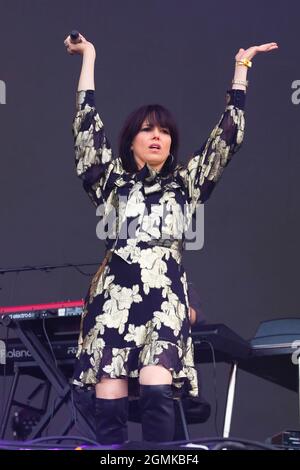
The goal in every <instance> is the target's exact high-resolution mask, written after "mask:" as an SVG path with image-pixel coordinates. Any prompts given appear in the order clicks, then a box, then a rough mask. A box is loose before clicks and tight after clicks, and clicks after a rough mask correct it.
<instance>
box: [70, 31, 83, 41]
mask: <svg viewBox="0 0 300 470" xmlns="http://www.w3.org/2000/svg"><path fill="white" fill-rule="evenodd" d="M70 38H71V42H72V43H73V44H78V43H79V42H81V39H80V37H79V32H78V31H77V30H76V29H73V30H72V31H71V32H70Z"/></svg>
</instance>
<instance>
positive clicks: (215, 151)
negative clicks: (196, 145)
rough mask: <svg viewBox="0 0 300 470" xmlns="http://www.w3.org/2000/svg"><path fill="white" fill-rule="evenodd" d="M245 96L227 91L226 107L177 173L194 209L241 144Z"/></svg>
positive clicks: (241, 91) (218, 177)
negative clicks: (209, 132) (200, 144)
mask: <svg viewBox="0 0 300 470" xmlns="http://www.w3.org/2000/svg"><path fill="white" fill-rule="evenodd" d="M245 96H246V93H245V92H244V91H243V90H228V91H227V94H226V107H225V110H224V112H223V114H222V116H221V118H220V119H219V122H218V123H217V125H216V126H215V127H214V129H213V130H212V132H211V134H210V136H209V137H208V139H207V140H206V142H205V143H204V144H203V145H202V147H201V148H200V150H197V151H196V152H194V154H193V156H192V157H191V158H190V160H189V161H188V163H187V165H186V167H184V168H183V171H182V172H180V174H181V176H183V180H184V184H185V187H186V189H187V193H188V199H189V203H190V204H192V207H193V210H194V209H195V207H196V204H197V202H200V203H203V202H205V201H206V200H207V199H208V198H209V196H210V194H211V192H212V190H213V188H214V187H215V185H216V183H217V181H218V180H219V179H220V176H221V174H222V172H223V170H224V168H225V167H226V166H227V165H228V163H229V161H230V159H231V157H232V155H233V154H234V153H235V152H237V150H238V149H239V148H240V146H241V144H242V141H243V137H244V127H245V119H244V106H245Z"/></svg>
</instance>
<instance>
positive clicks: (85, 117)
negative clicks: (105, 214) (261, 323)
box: [72, 90, 123, 206]
mask: <svg viewBox="0 0 300 470" xmlns="http://www.w3.org/2000/svg"><path fill="white" fill-rule="evenodd" d="M72 130H73V136H74V147H75V165H76V171H77V175H78V176H79V178H80V179H81V180H82V182H83V187H84V189H85V191H86V192H87V193H88V195H89V197H90V198H91V200H92V202H93V203H94V205H95V206H98V205H99V204H105V203H106V201H107V198H108V197H109V194H110V192H111V190H112V188H113V187H114V182H115V181H116V180H117V179H118V178H119V177H120V175H121V174H122V173H123V169H122V164H121V160H120V159H119V158H118V159H116V158H113V155H112V150H111V146H110V143H109V141H108V139H107V137H106V135H105V131H104V126H103V123H102V121H101V119H100V116H99V114H98V112H97V111H96V108H95V92H94V90H85V91H79V92H77V96H76V115H75V118H74V120H73V127H72Z"/></svg>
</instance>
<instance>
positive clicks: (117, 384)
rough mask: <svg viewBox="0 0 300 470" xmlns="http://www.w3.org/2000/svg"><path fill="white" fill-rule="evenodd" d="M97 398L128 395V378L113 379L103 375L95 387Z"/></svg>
mask: <svg viewBox="0 0 300 470" xmlns="http://www.w3.org/2000/svg"><path fill="white" fill-rule="evenodd" d="M95 389H96V390H95V391H96V397H97V398H106V399H114V398H123V397H127V396H128V381H127V379H111V378H109V377H103V378H102V379H101V381H100V382H99V383H97V385H96V387H95Z"/></svg>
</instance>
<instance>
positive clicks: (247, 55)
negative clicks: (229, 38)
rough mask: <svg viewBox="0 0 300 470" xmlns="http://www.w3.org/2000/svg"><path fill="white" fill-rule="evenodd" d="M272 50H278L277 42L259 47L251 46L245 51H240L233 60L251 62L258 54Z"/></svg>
mask: <svg viewBox="0 0 300 470" xmlns="http://www.w3.org/2000/svg"><path fill="white" fill-rule="evenodd" d="M274 49H278V46H277V42H268V43H267V44H261V45H260V46H252V47H249V48H248V49H246V50H245V49H240V50H239V52H238V53H237V54H236V56H235V60H243V59H248V60H251V59H253V57H254V56H255V55H256V54H258V53H259V52H270V51H273V50H274Z"/></svg>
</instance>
